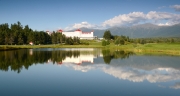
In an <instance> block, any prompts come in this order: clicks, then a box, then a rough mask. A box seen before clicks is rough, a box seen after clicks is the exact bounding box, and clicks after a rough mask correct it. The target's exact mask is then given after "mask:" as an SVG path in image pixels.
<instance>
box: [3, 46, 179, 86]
mask: <svg viewBox="0 0 180 96" xmlns="http://www.w3.org/2000/svg"><path fill="white" fill-rule="evenodd" d="M0 61H1V62H0V69H1V70H3V71H9V69H11V70H13V71H16V72H18V73H20V72H21V70H22V69H23V68H25V69H28V68H29V67H30V66H32V65H33V64H58V65H60V66H66V67H68V68H71V69H73V70H76V71H81V72H88V71H91V70H96V69H97V70H101V71H103V72H104V73H106V74H109V75H111V76H113V77H115V78H118V79H121V80H128V81H131V82H145V81H148V82H150V83H163V82H171V85H167V84H159V85H158V87H161V88H166V87H169V88H172V89H180V81H179V80H180V65H179V62H180V57H173V56H137V55H134V54H133V53H132V52H126V51H115V52H111V51H110V50H100V49H78V48H76V49H51V48H50V49H28V50H15V51H3V52H0Z"/></svg>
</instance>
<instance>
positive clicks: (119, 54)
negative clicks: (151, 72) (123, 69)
mask: <svg viewBox="0 0 180 96" xmlns="http://www.w3.org/2000/svg"><path fill="white" fill-rule="evenodd" d="M102 54H103V59H104V62H105V63H106V64H110V63H111V60H112V59H119V58H121V59H125V58H128V57H129V56H130V55H133V52H129V51H124V50H120V51H112V52H111V51H110V50H109V49H107V50H102Z"/></svg>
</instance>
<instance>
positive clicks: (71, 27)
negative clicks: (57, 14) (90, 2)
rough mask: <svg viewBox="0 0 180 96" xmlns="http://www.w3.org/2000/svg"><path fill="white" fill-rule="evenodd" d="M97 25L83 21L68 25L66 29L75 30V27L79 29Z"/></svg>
mask: <svg viewBox="0 0 180 96" xmlns="http://www.w3.org/2000/svg"><path fill="white" fill-rule="evenodd" d="M96 27H97V26H96V25H93V24H90V23H88V22H86V21H85V22H81V23H75V24H73V25H71V26H68V27H66V28H65V29H64V30H65V31H69V30H74V29H78V28H96Z"/></svg>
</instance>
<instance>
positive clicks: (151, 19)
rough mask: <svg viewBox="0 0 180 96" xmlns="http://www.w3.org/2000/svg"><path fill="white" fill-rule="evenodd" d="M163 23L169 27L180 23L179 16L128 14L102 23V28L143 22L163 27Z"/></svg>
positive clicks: (162, 13) (154, 13) (170, 14)
mask: <svg viewBox="0 0 180 96" xmlns="http://www.w3.org/2000/svg"><path fill="white" fill-rule="evenodd" d="M164 21H166V24H169V25H174V24H177V23H180V14H173V13H168V12H156V11H150V12H148V13H147V14H144V13H143V12H132V13H129V14H123V15H119V16H115V17H114V18H112V19H109V20H106V21H104V22H103V24H102V26H106V27H113V26H122V25H134V24H140V23H145V22H146V23H153V24H157V25H163V24H162V22H164Z"/></svg>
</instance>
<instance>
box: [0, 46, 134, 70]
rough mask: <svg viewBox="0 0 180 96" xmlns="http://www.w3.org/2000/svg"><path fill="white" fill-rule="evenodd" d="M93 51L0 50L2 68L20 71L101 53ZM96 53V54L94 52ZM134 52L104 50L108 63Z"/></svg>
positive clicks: (103, 53) (0, 65) (104, 57)
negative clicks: (82, 55) (38, 65)
mask: <svg viewBox="0 0 180 96" xmlns="http://www.w3.org/2000/svg"><path fill="white" fill-rule="evenodd" d="M98 52H99V50H97V52H93V51H92V52H91V51H83V52H82V51H80V50H53V49H51V50H50V51H47V50H41V49H38V50H34V49H21V50H13V51H1V52H0V61H1V62H0V70H3V71H8V70H9V69H11V70H13V71H16V72H17V73H20V72H21V70H22V69H23V68H25V69H28V68H29V66H32V65H33V64H44V63H46V62H47V61H48V60H51V61H52V62H53V64H55V63H56V62H62V61H63V60H65V59H66V58H68V57H69V58H71V57H74V58H77V57H79V56H80V53H82V54H86V55H87V54H91V55H92V54H93V55H94V56H96V55H97V54H101V51H100V52H99V53H98ZM94 53H96V54H94ZM132 54H133V53H132V52H126V51H115V52H110V50H102V55H103V59H104V62H105V63H106V64H110V62H111V60H112V59H118V58H121V59H124V58H128V57H129V55H132Z"/></svg>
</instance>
